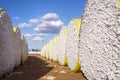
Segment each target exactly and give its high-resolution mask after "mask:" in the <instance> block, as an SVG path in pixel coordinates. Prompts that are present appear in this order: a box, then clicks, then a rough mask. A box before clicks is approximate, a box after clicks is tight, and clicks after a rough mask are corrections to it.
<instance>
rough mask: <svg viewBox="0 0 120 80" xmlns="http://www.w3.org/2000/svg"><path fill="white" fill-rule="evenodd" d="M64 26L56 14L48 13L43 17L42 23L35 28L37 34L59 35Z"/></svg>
mask: <svg viewBox="0 0 120 80" xmlns="http://www.w3.org/2000/svg"><path fill="white" fill-rule="evenodd" d="M62 26H63V22H62V21H61V20H60V19H59V16H58V15H57V14H56V13H48V14H45V15H44V16H43V17H42V20H41V23H40V24H39V25H37V26H36V27H35V28H34V31H35V32H40V33H58V32H59V31H60V30H61V28H62Z"/></svg>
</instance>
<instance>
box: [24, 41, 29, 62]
mask: <svg viewBox="0 0 120 80" xmlns="http://www.w3.org/2000/svg"><path fill="white" fill-rule="evenodd" d="M24 59H25V61H26V60H27V59H28V43H27V41H26V39H25V56H24Z"/></svg>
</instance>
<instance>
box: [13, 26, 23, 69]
mask: <svg viewBox="0 0 120 80" xmlns="http://www.w3.org/2000/svg"><path fill="white" fill-rule="evenodd" d="M13 32H14V39H15V42H14V45H15V49H14V50H15V55H14V57H15V67H17V66H19V65H20V63H21V32H20V30H19V28H18V27H13Z"/></svg>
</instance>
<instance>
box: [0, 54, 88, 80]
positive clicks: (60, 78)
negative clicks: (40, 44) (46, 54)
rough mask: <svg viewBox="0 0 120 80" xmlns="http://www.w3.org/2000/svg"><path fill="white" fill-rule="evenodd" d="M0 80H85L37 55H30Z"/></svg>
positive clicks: (80, 74)
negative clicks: (23, 62)
mask: <svg viewBox="0 0 120 80" xmlns="http://www.w3.org/2000/svg"><path fill="white" fill-rule="evenodd" d="M0 80H86V79H85V77H84V76H83V75H82V73H74V72H72V71H71V70H70V69H69V68H68V67H65V66H61V65H59V64H58V63H55V62H51V61H48V60H46V59H44V58H42V57H41V56H40V55H38V54H34V55H33V54H30V55H29V58H28V60H27V61H26V62H25V64H24V65H21V66H19V67H18V68H17V69H16V70H14V72H13V73H11V74H10V75H9V76H7V77H6V78H3V79H0Z"/></svg>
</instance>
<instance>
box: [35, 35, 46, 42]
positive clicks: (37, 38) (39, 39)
mask: <svg viewBox="0 0 120 80" xmlns="http://www.w3.org/2000/svg"><path fill="white" fill-rule="evenodd" d="M33 41H45V38H43V37H39V36H36V37H34V38H33Z"/></svg>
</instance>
